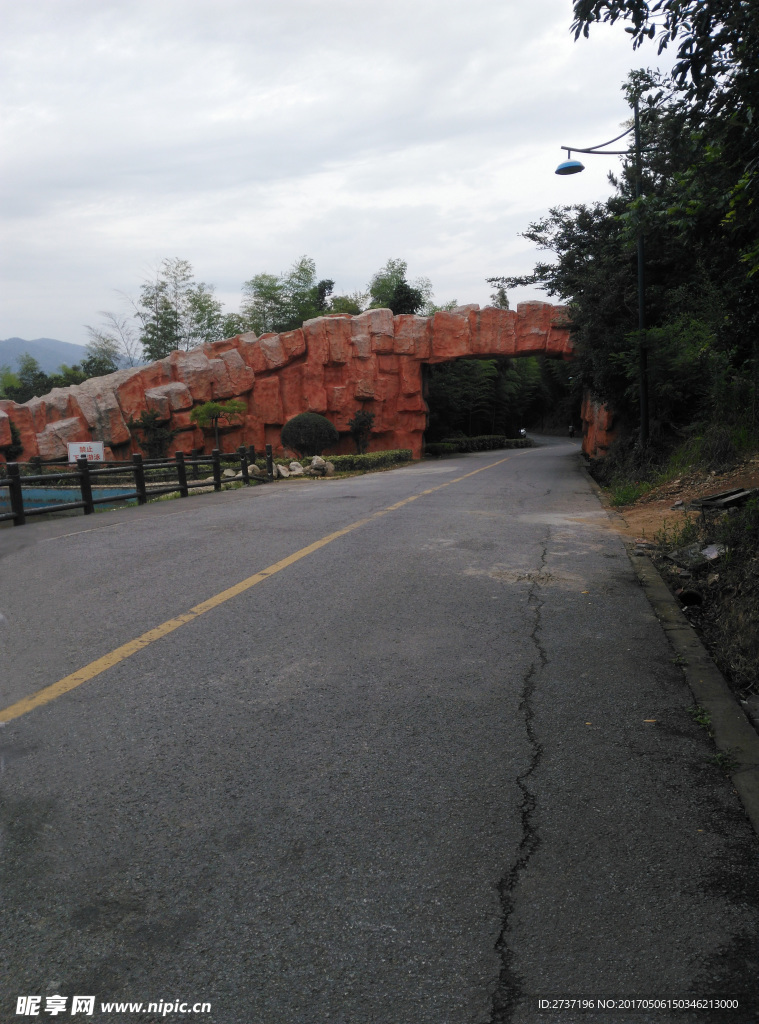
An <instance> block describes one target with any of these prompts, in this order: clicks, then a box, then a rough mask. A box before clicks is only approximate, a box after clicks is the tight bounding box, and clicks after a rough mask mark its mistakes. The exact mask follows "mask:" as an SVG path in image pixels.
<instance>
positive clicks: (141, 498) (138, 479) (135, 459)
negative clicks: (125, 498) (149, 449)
mask: <svg viewBox="0 0 759 1024" xmlns="http://www.w3.org/2000/svg"><path fill="white" fill-rule="evenodd" d="M132 471H133V473H134V489H135V491H137V504H138V505H145V504H147V500H148V492H147V488H146V487H145V467H144V466H143V465H142V455H140V453H139V452H135V453H134V455H133V456H132Z"/></svg>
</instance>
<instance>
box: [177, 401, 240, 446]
mask: <svg viewBox="0 0 759 1024" xmlns="http://www.w3.org/2000/svg"><path fill="white" fill-rule="evenodd" d="M247 408H248V407H247V405H246V404H245V402H243V401H240V400H239V399H231V400H230V401H228V402H204V403H203V404H202V405H196V406H195V408H194V409H193V410H192V412H191V413H190V420H191V422H192V423H197V425H198V426H199V427H209V426H210V427H212V428H213V432H214V438H215V440H216V447H217V448H218V449H219V450H221V445H220V444H219V420H227V422H229V423H233V422H235V421H240V420H241V419H242V418H243V416H244V415H245V413H246V411H247Z"/></svg>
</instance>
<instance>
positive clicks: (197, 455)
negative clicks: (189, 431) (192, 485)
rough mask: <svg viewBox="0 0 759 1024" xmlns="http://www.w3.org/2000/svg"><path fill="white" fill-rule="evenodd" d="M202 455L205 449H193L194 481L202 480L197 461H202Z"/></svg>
mask: <svg viewBox="0 0 759 1024" xmlns="http://www.w3.org/2000/svg"><path fill="white" fill-rule="evenodd" d="M202 455H203V449H202V448H193V449H192V479H193V480H198V479H200V473H199V472H198V469H199V467H198V461H197V460H198V459H200V458H201V457H202Z"/></svg>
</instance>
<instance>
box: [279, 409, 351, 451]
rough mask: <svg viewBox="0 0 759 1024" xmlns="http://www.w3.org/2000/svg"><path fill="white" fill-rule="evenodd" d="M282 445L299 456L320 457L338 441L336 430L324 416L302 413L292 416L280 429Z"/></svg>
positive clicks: (338, 436) (314, 413)
mask: <svg viewBox="0 0 759 1024" xmlns="http://www.w3.org/2000/svg"><path fill="white" fill-rule="evenodd" d="M281 436H282V444H283V445H284V446H285V448H291V449H292V450H293V451H295V452H298V454H299V455H303V456H306V455H321V453H322V452H323V451H324V450H325V449H327V448H333V447H334V446H335V445H336V444H337V442H338V441H339V439H340V435H339V434H338V432H337V430H336V428H335V427H334V425H333V424H332V423H330V421H329V420H328V419H327V418H326V416H321V415H319V413H316V412H302V413H299V415H297V416H293V418H292V419H291V420H288V421H287V423H285V425H284V427H282V435H281Z"/></svg>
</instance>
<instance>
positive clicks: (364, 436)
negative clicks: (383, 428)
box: [348, 409, 374, 455]
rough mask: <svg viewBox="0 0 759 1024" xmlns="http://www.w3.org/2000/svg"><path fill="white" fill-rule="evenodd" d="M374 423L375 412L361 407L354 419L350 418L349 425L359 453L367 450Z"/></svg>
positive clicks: (361, 453)
mask: <svg viewBox="0 0 759 1024" xmlns="http://www.w3.org/2000/svg"><path fill="white" fill-rule="evenodd" d="M373 423H374V413H373V412H367V411H366V409H359V410H358V411H357V412H356V415H355V416H354V417H353V419H352V420H348V426H349V427H350V428H351V437H352V438H353V443H354V444H355V445H356V451H357V453H358V454H359V455H363V454H364V453H365V452H366V447H367V445H368V444H369V434H370V432H371V429H372V424H373Z"/></svg>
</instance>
